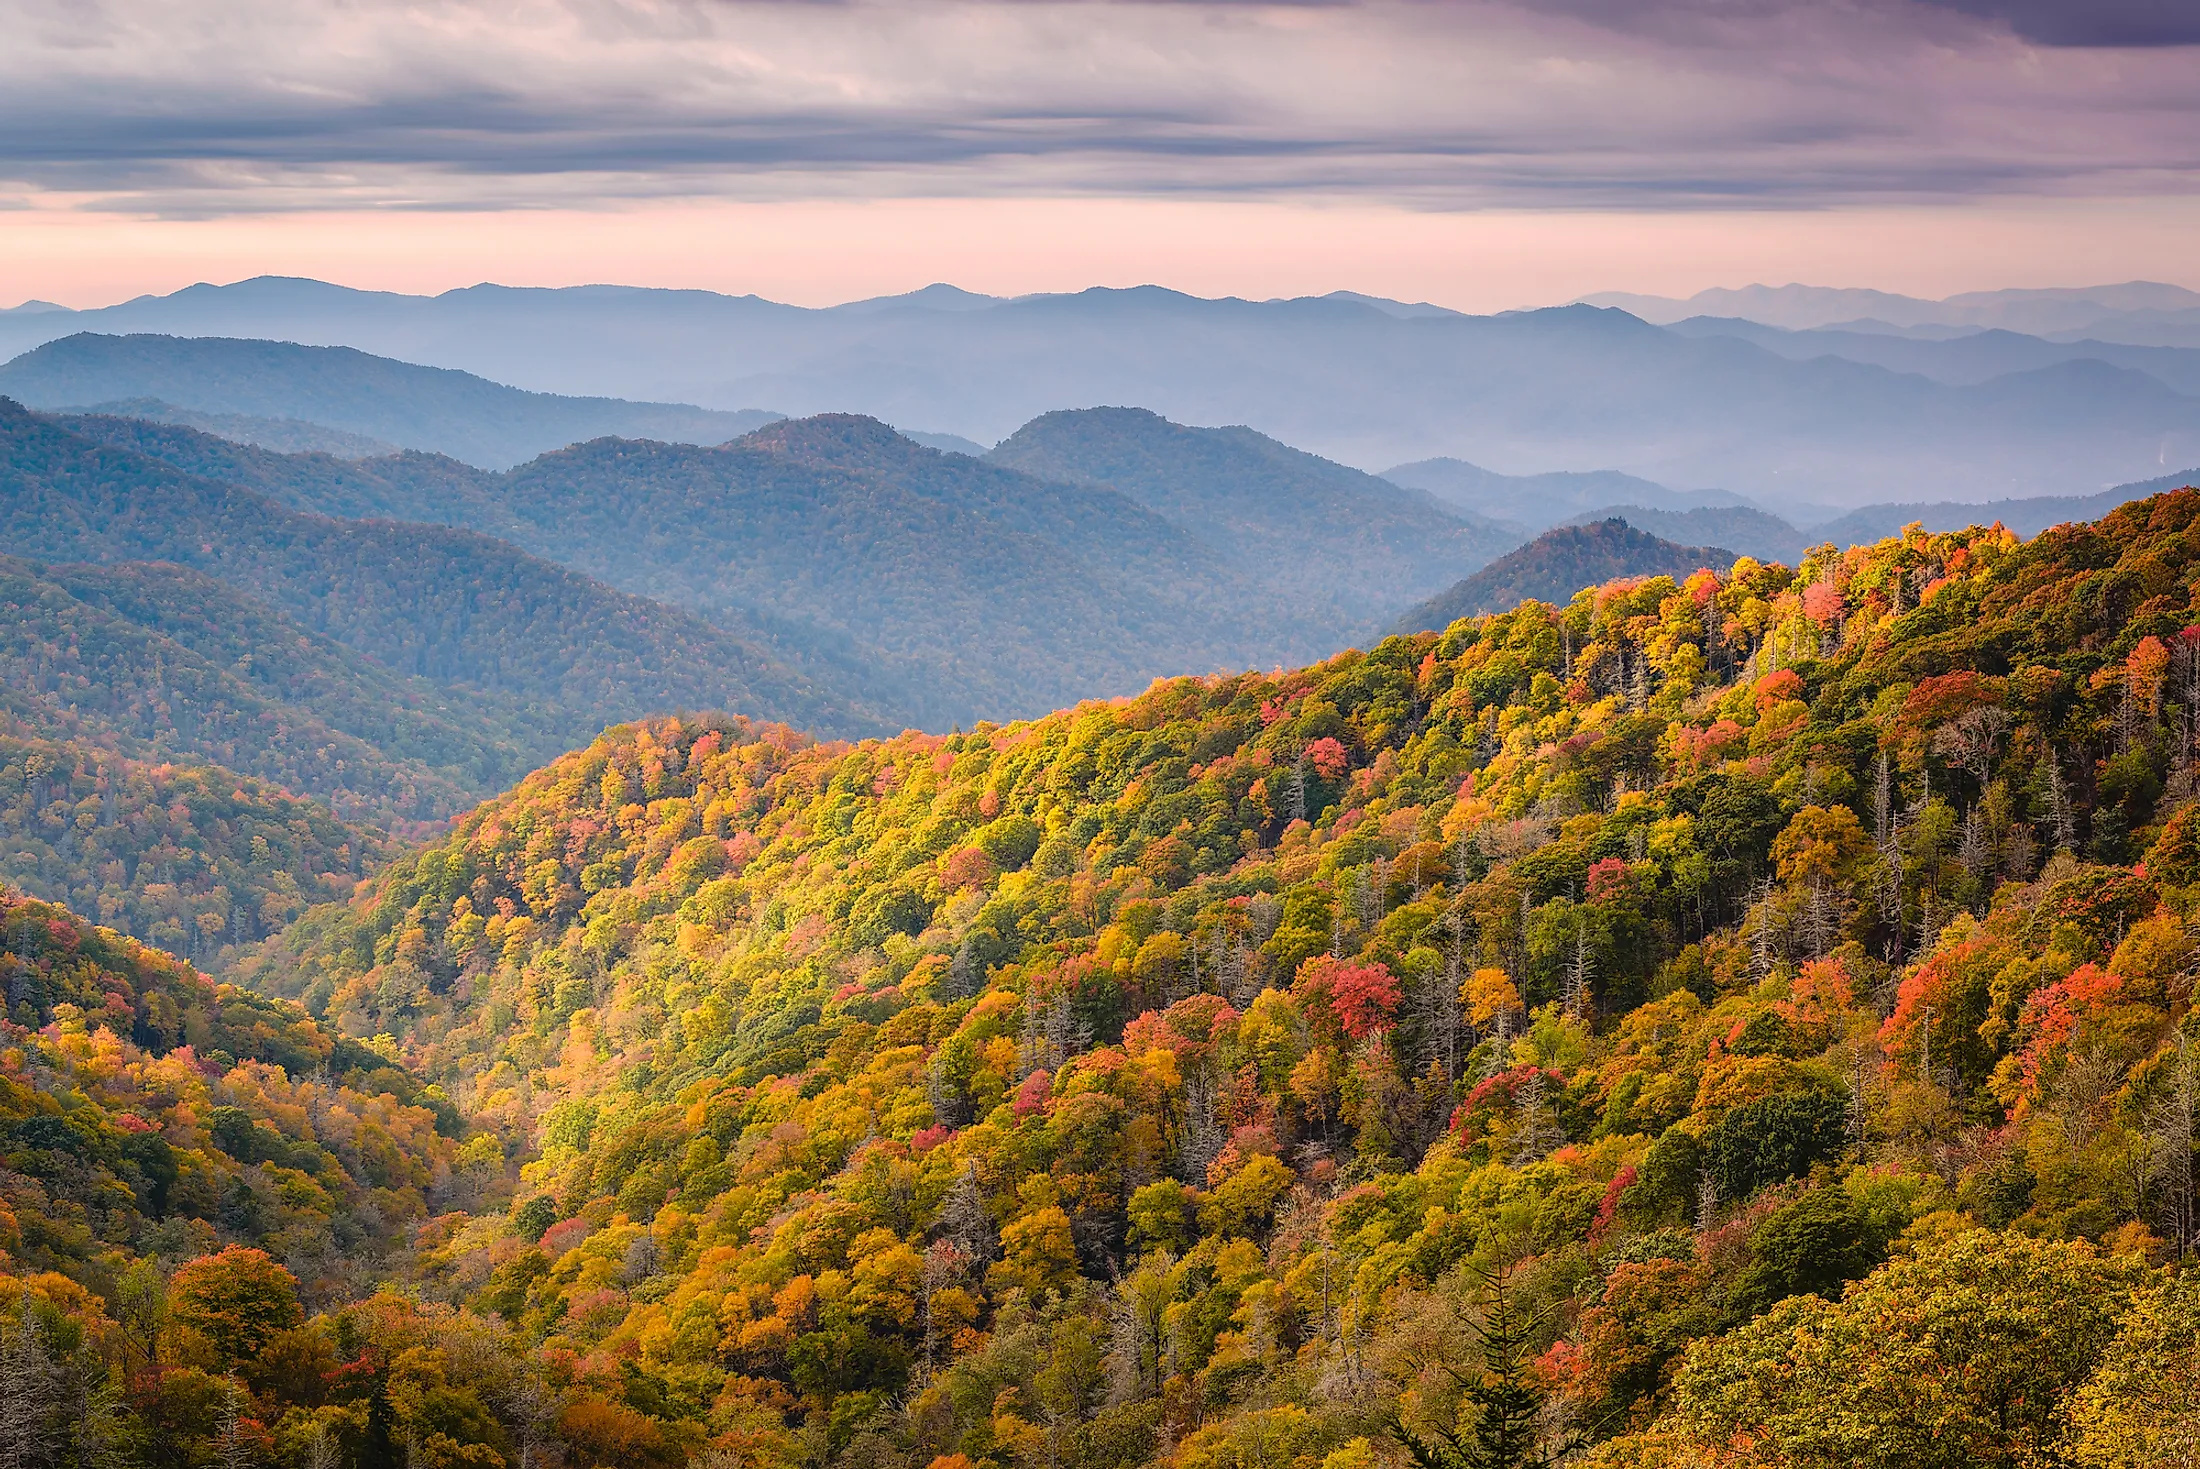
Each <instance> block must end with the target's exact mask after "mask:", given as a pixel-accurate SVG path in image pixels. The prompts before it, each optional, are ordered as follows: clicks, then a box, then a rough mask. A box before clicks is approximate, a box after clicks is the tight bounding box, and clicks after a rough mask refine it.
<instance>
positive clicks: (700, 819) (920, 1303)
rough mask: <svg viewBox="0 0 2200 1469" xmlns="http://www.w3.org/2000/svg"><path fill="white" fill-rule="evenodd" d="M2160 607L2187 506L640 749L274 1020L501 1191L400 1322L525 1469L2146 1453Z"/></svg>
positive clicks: (2166, 1178)
mask: <svg viewBox="0 0 2200 1469" xmlns="http://www.w3.org/2000/svg"><path fill="white" fill-rule="evenodd" d="M2196 572H2200V492H2189V491H2188V492H2183V493H2179V494H2173V495H2165V496H2161V497H2158V498H2156V499H2154V500H2152V501H2149V502H2145V503H2142V504H2138V505H2133V506H2128V507H2125V508H2124V509H2122V510H2119V511H2118V512H2116V513H2115V514H2114V515H2112V516H2110V517H2109V518H2108V519H2107V520H2106V521H2104V522H2103V523H2101V524H2099V525H2093V526H2076V527H2068V528H2064V529H2060V530H2056V531H2051V532H2049V533H2047V534H2046V535H2043V536H2041V537H2040V538H2039V539H2038V540H2036V541H2034V542H2032V543H2030V544H2019V543H2017V542H2016V541H2015V540H2014V538H2012V537H2010V536H2008V535H2006V534H2005V533H2002V532H2000V531H1998V530H1979V529H1972V530H1968V531H1964V532H1958V533H1952V534H1946V535H1924V534H1919V535H1916V536H1913V537H1911V538H1908V539H1902V540H1894V541H1888V542H1883V543H1881V544H1879V545H1877V546H1872V547H1864V548H1859V549H1855V550H1851V551H1847V552H1841V553H1826V554H1824V555H1821V556H1817V557H1814V558H1812V559H1810V560H1809V561H1807V562H1806V563H1805V564H1804V565H1803V566H1801V567H1800V568H1798V569H1796V570H1792V571H1791V570H1788V569H1785V568H1781V567H1777V566H1766V565H1760V564H1757V563H1754V562H1750V561H1746V560H1745V561H1741V562H1738V563H1736V564H1735V565H1734V566H1733V567H1732V568H1731V569H1730V570H1728V571H1727V572H1725V573H1722V574H1712V573H1709V572H1703V573H1694V574H1691V575H1690V576H1689V577H1688V579H1687V580H1686V581H1685V582H1676V581H1674V580H1673V579H1671V578H1669V577H1653V578H1646V579H1644V578H1638V579H1631V580H1627V581H1622V582H1620V583H1616V584H1613V585H1610V586H1607V587H1604V588H1600V589H1596V590H1592V591H1589V592H1584V593H1582V594H1580V595H1579V596H1576V597H1574V598H1573V599H1572V600H1571V601H1570V602H1569V603H1568V604H1567V605H1565V606H1563V607H1556V608H1554V607H1550V606H1546V605H1542V604H1537V603H1532V602H1531V603H1528V604H1525V605H1523V606H1521V607H1519V608H1517V609H1514V610H1508V611H1507V612H1504V613H1501V614H1497V615H1493V616H1488V617H1482V618H1475V619H1466V620H1462V621H1459V622H1456V623H1453V624H1452V625H1450V626H1449V627H1448V628H1446V629H1445V630H1443V631H1441V632H1435V633H1422V634H1418V635H1415V636H1412V637H1400V638H1393V639H1390V640H1388V641H1386V642H1384V643H1383V644H1381V645H1380V646H1379V647H1377V648H1375V649H1373V650H1372V651H1370V652H1368V653H1365V654H1361V653H1350V654H1345V655H1342V656H1340V657H1338V658H1336V659H1333V660H1331V661H1329V662H1327V663H1324V664H1320V665H1315V666H1313V667H1309V668H1303V669H1299V670H1295V671H1292V672H1288V673H1281V674H1276V675H1242V676H1235V677H1227V678H1213V679H1183V680H1175V681H1170V682H1166V683H1162V684H1159V685H1156V686H1155V687H1154V688H1153V689H1151V690H1150V691H1149V692H1147V693H1146V694H1144V695H1143V696H1141V697H1139V698H1137V699H1133V700H1127V701H1120V702H1116V703H1112V704H1089V705H1085V706H1081V707H1079V708H1076V709H1072V710H1067V711H1063V712H1061V713H1058V714H1055V715H1051V716H1048V717H1047V718H1045V719H1041V720H1037V721H1033V722H1030V723H1020V724H1011V725H1006V726H993V725H985V726H981V727H979V728H977V729H975V730H973V731H971V732H970V733H967V734H958V735H953V736H949V737H945V738H941V737H936V736H924V735H918V734H905V735H903V736H900V737H898V738H896V739H893V740H889V741H883V742H878V741H870V742H865V743H863V744H860V745H852V746H851V745H838V744H818V743H811V742H807V741H805V740H802V739H799V738H796V737H791V736H788V735H786V734H784V733H781V732H775V731H768V730H762V729H758V728H756V727H753V726H749V725H745V724H742V723H739V722H724V721H717V722H695V721H652V722H649V723H647V724H644V725H637V726H632V727H628V728H624V729H620V730H617V731H613V732H611V733H610V734H608V735H607V736H605V737H604V738H603V739H602V740H600V741H598V742H597V743H596V744H594V745H592V746H591V747H589V748H588V749H586V750H582V751H578V752H576V753H574V754H572V755H569V756H567V757H566V758H564V759H562V760H560V761H558V762H556V763H554V764H553V765H551V766H550V767H548V768H546V769H545V770H543V771H540V772H538V773H537V774H536V775H534V776H532V777H530V778H529V779H528V780H527V781H525V782H523V783H522V784H521V786H520V787H519V788H518V789H516V790H515V791H513V792H512V793H510V794H509V795H508V796H506V797H503V798H500V799H498V800H496V801H493V802H491V803H489V804H488V805H486V806H484V807H483V808H481V809H480V810H478V811H477V812H474V813H472V814H471V815H469V816H468V817H467V818H465V819H464V820H463V821H462V822H461V823H460V824H459V825H458V827H457V828H456V829H455V830H454V831H453V833H452V834H451V835H450V837H449V838H448V839H446V840H443V841H441V842H438V843H436V844H434V845H432V846H430V847H428V848H426V849H425V850H423V851H421V852H419V853H417V854H415V855H412V856H410V857H407V858H405V859H403V860H401V861H399V862H398V863H396V864H395V865H394V866H393V867H391V869H390V870H389V871H388V872H387V873H386V874H385V875H384V876H382V877H381V878H380V879H378V880H377V882H376V883H375V884H374V885H373V886H372V887H371V888H369V889H368V890H366V891H365V892H363V893H362V895H361V896H360V897H359V898H358V899H357V900H355V901H354V902H353V903H352V904H349V905H346V906H343V907H341V908H332V909H329V910H325V911H322V912H320V913H316V914H314V915H311V916H309V917H308V918H307V919H305V920H303V921H302V922H301V923H300V924H299V925H297V926H296V927H295V928H294V929H293V930H292V931H291V932H290V933H289V934H288V935H287V936H285V938H283V939H282V940H281V941H280V942H278V943H277V944H275V945H272V946H270V947H269V948H268V949H267V950H266V951H265V952H263V953H262V954H261V955H260V956H259V957H258V958H257V960H256V963H255V967H254V969H253V971H252V972H253V973H254V974H255V975H256V977H257V978H258V980H259V981H260V982H263V983H265V984H267V985H269V986H272V987H279V988H281V989H283V990H285V991H286V992H289V993H292V994H296V995H299V996H301V997H303V998H304V1000H305V1002H306V1004H307V1006H308V1008H309V1009H310V1010H312V1011H313V1012H315V1013H317V1014H321V1015H324V1016H326V1017H327V1020H328V1022H329V1023H330V1024H331V1025H333V1026H334V1027H335V1028H337V1029H339V1030H341V1031H343V1032H345V1033H350V1034H357V1035H378V1034H382V1035H388V1036H389V1037H391V1042H390V1044H391V1045H393V1046H394V1047H395V1049H396V1050H397V1051H398V1052H399V1053H400V1054H402V1055H403V1056H405V1057H406V1058H407V1059H408V1061H410V1062H411V1063H412V1064H414V1065H416V1066H417V1067H419V1068H420V1070H421V1072H422V1074H423V1076H425V1077H426V1078H428V1079H430V1080H432V1081H435V1082H437V1083H439V1084H441V1085H442V1086H444V1087H445V1088H446V1089H447V1090H448V1092H449V1094H450V1097H451V1100H452V1102H453V1104H454V1105H455V1106H456V1107H457V1109H458V1110H459V1112H460V1113H461V1114H462V1115H463V1116H464V1117H465V1118H466V1119H467V1120H468V1123H469V1125H470V1126H471V1127H473V1128H474V1129H476V1130H477V1131H476V1137H477V1139H478V1138H481V1137H489V1136H494V1137H496V1138H499V1139H501V1144H500V1146H499V1148H498V1151H499V1153H500V1155H502V1156H506V1157H509V1158H511V1159H513V1160H514V1161H515V1162H516V1163H517V1164H518V1166H517V1169H516V1173H515V1174H508V1175H506V1178H505V1182H504V1183H503V1184H502V1185H501V1186H500V1187H498V1188H497V1189H496V1190H495V1192H494V1193H493V1195H492V1196H491V1197H488V1198H484V1199H483V1200H482V1201H481V1203H480V1206H479V1208H478V1209H477V1210H476V1211H473V1212H470V1213H469V1215H468V1217H467V1218H465V1219H463V1220H452V1221H450V1222H449V1223H447V1224H445V1225H443V1226H441V1227H439V1228H438V1229H437V1230H435V1231H433V1232H432V1234H430V1235H426V1236H424V1239H427V1240H429V1241H431V1242H430V1243H427V1244H424V1245H423V1247H422V1251H421V1253H420V1255H419V1257H418V1259H419V1268H420V1269H421V1271H422V1272H423V1279H424V1281H425V1282H426V1284H425V1285H424V1286H423V1289H424V1290H425V1291H426V1292H427V1293H428V1294H429V1296H430V1297H431V1298H438V1299H445V1300H450V1301H454V1302H457V1303H458V1304H459V1306H460V1315H459V1317H457V1318H455V1319H458V1320H462V1321H478V1322H479V1323H481V1325H480V1327H479V1329H480V1330H481V1331H483V1332H490V1333H496V1334H498V1335H499V1338H500V1339H503V1340H509V1341H512V1342H514V1343H516V1344H519V1345H521V1346H523V1347H524V1348H525V1349H526V1351H527V1352H528V1353H529V1354H530V1360H531V1361H533V1362H534V1363H536V1364H538V1367H539V1370H540V1371H541V1372H542V1373H543V1374H544V1378H545V1381H546V1382H547V1383H548V1388H547V1391H548V1392H549V1393H550V1402H551V1405H552V1406H551V1409H550V1411H549V1413H548V1414H547V1415H545V1416H546V1417H547V1419H548V1421H550V1422H551V1423H552V1424H553V1427H554V1430H555V1433H556V1435H558V1436H559V1437H561V1438H562V1440H563V1442H564V1444H565V1445H566V1447H567V1450H568V1452H569V1454H570V1455H571V1458H570V1459H569V1462H575V1463H580V1464H591V1465H593V1464H615V1463H628V1462H640V1461H642V1460H641V1458H640V1457H639V1456H640V1455H642V1454H643V1453H645V1451H646V1453H648V1454H651V1455H662V1456H663V1458H664V1459H665V1460H666V1461H668V1462H676V1461H677V1460H678V1459H679V1458H680V1457H682V1456H683V1455H686V1454H689V1453H691V1452H692V1453H693V1454H694V1455H695V1456H696V1457H701V1456H702V1455H703V1453H704V1452H705V1450H706V1447H708V1449H709V1452H711V1453H720V1454H723V1455H725V1456H726V1460H730V1461H731V1462H746V1463H756V1464H775V1463H787V1464H796V1463H819V1462H825V1463H836V1464H863V1465H874V1464H887V1463H894V1464H901V1463H909V1462H915V1463H921V1464H934V1465H937V1464H941V1463H943V1462H944V1463H945V1464H946V1465H951V1466H955V1469H961V1466H962V1465H964V1464H970V1465H986V1466H1000V1469H1010V1466H1036V1465H1039V1464H1064V1463H1077V1464H1081V1465H1126V1466H1128V1465H1138V1464H1145V1463H1165V1464H1168V1465H1172V1466H1178V1469H1225V1466H1227V1469H1249V1466H1263V1469H1267V1466H1274V1469H1284V1466H1295V1465H1301V1464H1313V1465H1326V1466H1328V1469H1358V1466H1367V1465H1376V1464H1384V1465H1403V1464H1404V1463H1406V1462H1408V1461H1409V1460H1410V1461H1412V1462H1417V1463H1420V1464H1440V1465H1453V1464H1485V1463H1501V1464H1525V1463H1539V1462H1545V1461H1546V1460H1548V1459H1549V1458H1551V1457H1554V1456H1557V1455H1559V1454H1560V1453H1562V1452H1565V1451H1569V1450H1570V1449H1578V1450H1579V1451H1580V1452H1581V1453H1582V1454H1583V1455H1584V1456H1585V1457H1586V1458H1587V1460H1588V1461H1589V1462H1594V1463H1598V1464H1605V1465H1702V1464H1712V1463H1718V1464H1729V1465H1762V1466H1775V1465H1778V1466H1802V1465H1813V1466H1815V1465H1833V1464H1882V1465H1888V1466H1892V1465H1896V1464H1903V1465H1924V1466H1948V1469H1956V1466H1969V1465H1976V1464H2008V1465H2016V1464H2020V1463H2038V1462H2072V1463H2085V1464H2117V1465H2140V1464H2153V1463H2159V1462H2162V1460H2163V1458H2164V1456H2165V1454H2167V1453H2168V1452H2170V1451H2171V1448H2172V1447H2173V1446H2174V1444H2175V1443H2177V1442H2184V1441H2189V1440H2188V1439H2186V1438H2183V1437H2178V1436H2180V1435H2190V1434H2191V1433H2192V1432H2193V1431H2194V1429H2195V1426H2196V1425H2195V1413H2194V1409H2193V1407H2192V1402H2193V1398H2192V1395H2191V1384H2190V1379H2189V1365H2188V1359H2187V1355H2186V1347H2187V1346H2188V1345H2189V1343H2190V1342H2191V1341H2192V1340H2193V1339H2194V1336H2195V1333H2196V1331H2200V1300H2196V1298H2195V1297H2194V1295H2193V1293H2192V1292H2191V1291H2190V1290H2189V1288H2188V1287H2187V1285H2186V1284H2185V1283H2184V1282H2183V1280H2182V1277H2181V1276H2180V1275H2179V1274H2178V1273H2177V1271H2176V1270H2174V1269H2173V1268H2169V1267H2172V1266H2174V1265H2175V1264H2176V1263H2177V1262H2178V1261H2180V1260H2182V1259H2183V1258H2184V1257H2185V1256H2186V1255H2187V1254H2188V1253H2189V1250H2190V1248H2191V1246H2192V1245H2193V1243H2194V1242H2195V1237H2196V1231H2195V1219H2196V1218H2200V1199H2196V1197H2195V1191H2194V1173H2193V1168H2194V1160H2195V1146H2194V1145H2195V1126H2196V1122H2200V1057H2195V1055H2194V1054H2193V1048H2192V1042H2193V1039H2194V1036H2193V1028H2194V1026H2195V1025H2196V1024H2200V1022H2196V1021H2195V1020H2194V1018H2193V1016H2192V1013H2191V977H2192V974H2193V972H2194V967H2195V966H2194V953H2195V948H2194V935H2193V934H2192V933H2191V931H2190V928H2189V923H2190V922H2192V921H2200V920H2196V919H2195V912H2196V907H2200V807H2196V805H2195V804H2194V801H2195V796H2196V795H2200V766H2196V758H2200V741H2196V735H2200V722H2196V721H2200V632H2189V631H2187V629H2188V626H2190V625H2191V624H2192V623H2194V621H2195V615H2194V614H2195V611H2196V609H2195V608H2194V605H2193V599H2194V595H2195V594H2194V591H2193V584H2194V581H2195V579H2196ZM473 1145H474V1144H472V1143H469V1145H468V1146H469V1147H471V1146H473ZM483 1151H484V1152H485V1153H486V1152H487V1151H488V1147H487V1145H485V1144H484V1145H483ZM498 1205H502V1208H501V1210H500V1209H499V1208H498V1207H497V1206H498ZM330 1329H331V1330H336V1329H337V1328H334V1327H331V1328H330ZM505 1333H509V1335H508V1336H505V1335H504V1334H505ZM254 1393H255V1396H254V1398H253V1401H252V1404H251V1409H252V1411H253V1412H254V1413H256V1414H261V1415H265V1416H270V1417H272V1416H275V1415H277V1414H279V1413H281V1412H284V1411H287V1409H286V1408H285V1406H284V1405H285V1402H286V1401H287V1400H286V1399H284V1398H282V1397H281V1396H280V1394H279V1393H269V1394H260V1393H259V1390H258V1389H257V1388H255V1389H254ZM576 1405H578V1406H577V1407H576ZM494 1412H495V1413H496V1414H498V1415H501V1416H499V1417H498V1421H497V1425H496V1427H495V1431H496V1432H498V1433H501V1434H503V1435H504V1442H505V1443H506V1444H508V1445H511V1444H516V1438H515V1434H516V1432H517V1429H516V1426H515V1425H516V1424H517V1422H518V1421H519V1420H518V1418H517V1417H515V1416H512V1415H511V1414H510V1413H509V1412H508V1411H507V1410H505V1409H503V1408H496V1409H495V1410H494ZM614 1414H623V1415H626V1416H625V1417H623V1418H618V1419H617V1420H616V1421H618V1422H620V1423H622V1424H625V1425H626V1427H627V1431H628V1436H627V1438H626V1439H625V1440H624V1442H626V1443H627V1444H629V1445H630V1447H629V1448H628V1449H625V1450H620V1449H614V1448H609V1447H606V1440H605V1438H604V1437H603V1436H602V1432H601V1431H600V1429H599V1426H600V1425H601V1424H602V1423H604V1422H608V1421H611V1420H610V1418H608V1417H607V1416H606V1415H614ZM537 1421H541V1420H540V1419H538V1420H537ZM478 1434H479V1436H478V1437H476V1438H474V1439H471V1440H466V1441H474V1442H488V1441H489V1440H490V1436H491V1430H490V1427H489V1426H487V1425H484V1426H483V1427H481V1428H480V1429H479V1431H478ZM460 1441H461V1440H458V1439H457V1438H456V1437H455V1436H454V1443H456V1442H460ZM508 1457H509V1458H510V1459H512V1460H516V1459H517V1457H518V1454H517V1452H516V1449H514V1450H513V1451H511V1452H510V1454H509V1456H508ZM726 1460H720V1462H724V1461H726ZM301 1462H302V1461H301ZM483 1462H484V1464H486V1462H487V1461H485V1460H484V1461H483Z"/></svg>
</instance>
